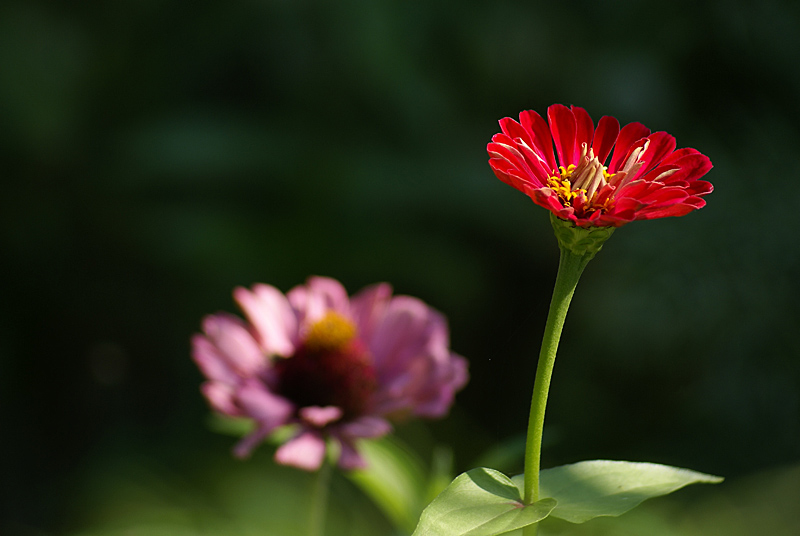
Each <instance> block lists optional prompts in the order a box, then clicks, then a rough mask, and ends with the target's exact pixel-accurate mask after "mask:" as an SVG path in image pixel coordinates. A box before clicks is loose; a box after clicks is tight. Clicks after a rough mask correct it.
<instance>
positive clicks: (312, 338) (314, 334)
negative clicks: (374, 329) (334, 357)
mask: <svg viewBox="0 0 800 536" xmlns="http://www.w3.org/2000/svg"><path fill="white" fill-rule="evenodd" d="M355 336H356V326H355V325H354V324H353V323H352V322H351V321H349V320H348V319H346V318H345V317H343V316H342V315H340V314H339V313H335V312H333V311H328V312H327V313H325V316H323V317H322V318H321V319H319V320H317V321H316V322H314V323H313V324H311V326H310V327H309V328H308V333H307V334H306V337H305V347H306V349H308V350H309V351H311V352H323V351H335V350H339V349H341V348H342V347H343V346H344V345H346V344H347V343H348V342H350V341H351V340H352V339H353V338H354V337H355Z"/></svg>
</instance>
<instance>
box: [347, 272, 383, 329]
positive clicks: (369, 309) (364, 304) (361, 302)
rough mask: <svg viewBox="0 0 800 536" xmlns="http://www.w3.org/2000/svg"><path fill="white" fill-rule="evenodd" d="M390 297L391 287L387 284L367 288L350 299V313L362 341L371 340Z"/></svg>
mask: <svg viewBox="0 0 800 536" xmlns="http://www.w3.org/2000/svg"><path fill="white" fill-rule="evenodd" d="M391 297H392V286H391V285H389V284H388V283H379V284H377V285H372V286H369V287H367V288H365V289H363V290H361V291H360V292H359V293H358V294H356V295H355V296H353V297H352V299H351V300H350V313H351V315H352V317H353V321H354V322H355V324H356V327H357V328H358V334H359V337H360V338H361V339H362V340H364V341H369V340H372V336H373V333H374V332H375V327H376V326H377V324H378V321H379V320H380V318H381V317H382V316H383V314H384V312H385V311H386V306H387V305H388V304H389V300H390V299H391Z"/></svg>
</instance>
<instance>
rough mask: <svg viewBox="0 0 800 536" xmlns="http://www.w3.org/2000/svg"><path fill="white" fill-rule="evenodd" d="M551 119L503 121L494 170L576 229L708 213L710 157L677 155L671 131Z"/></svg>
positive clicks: (533, 116)
mask: <svg viewBox="0 0 800 536" xmlns="http://www.w3.org/2000/svg"><path fill="white" fill-rule="evenodd" d="M547 120H548V122H549V126H548V123H546V122H545V120H544V119H542V117H541V116H540V115H539V114H537V113H536V112H534V111H532V110H528V111H524V112H522V113H521V114H520V116H519V123H517V122H516V121H514V120H513V119H511V118H508V117H506V118H505V119H501V120H500V128H501V129H502V131H503V132H502V133H500V134H495V135H494V136H493V137H492V142H491V143H489V145H488V146H487V150H488V151H489V155H490V157H491V158H490V159H489V164H490V165H491V166H492V169H493V170H494V173H495V175H497V178H499V179H500V180H501V181H503V182H505V183H506V184H509V185H511V186H513V187H514V188H516V189H517V190H519V191H521V192H523V193H525V194H526V195H527V196H528V197H530V198H531V199H532V200H533V202H534V203H536V204H537V205H541V206H543V207H544V208H546V209H548V210H550V211H551V212H552V213H553V214H555V215H556V216H558V217H559V218H561V219H563V220H568V221H571V222H573V223H574V224H575V225H577V226H581V227H588V226H597V227H607V226H613V227H620V226H622V225H625V224H626V223H628V222H631V221H633V220H649V219H654V218H664V217H667V216H683V215H685V214H688V213H689V212H691V211H693V210H696V209H698V208H701V207H703V206H705V204H706V203H705V201H704V200H703V199H702V197H703V196H704V195H706V194H708V193H711V191H712V190H713V187H712V186H711V183H709V182H707V181H703V180H699V179H700V177H702V176H703V175H705V174H706V173H708V171H709V170H710V169H711V167H712V166H711V161H710V160H709V159H708V157H707V156H705V155H703V154H701V153H700V152H699V151H696V150H695V149H689V148H685V149H678V150H677V151H676V150H675V147H676V144H675V138H674V137H672V136H670V135H669V134H667V133H666V132H654V133H652V134H651V133H650V130H649V129H648V128H647V127H645V126H644V125H642V124H641V123H630V124H628V125H626V126H624V127H623V128H622V129H620V127H619V121H617V120H616V119H614V118H613V117H610V116H604V117H601V118H600V121H598V123H597V127H596V128H595V125H594V123H593V122H592V119H591V117H589V114H588V113H587V112H586V110H584V109H583V108H579V107H577V106H572V107H570V108H567V107H566V106H564V105H561V104H554V105H552V106H550V107H549V108H548V109H547ZM554 142H555V148H556V153H555V154H554V152H553V143H554ZM612 149H613V154H611V153H612ZM556 154H557V155H558V161H556ZM609 155H611V160H610V162H609V163H608V165H606V161H607V160H608V158H609Z"/></svg>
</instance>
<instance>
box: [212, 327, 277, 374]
mask: <svg viewBox="0 0 800 536" xmlns="http://www.w3.org/2000/svg"><path fill="white" fill-rule="evenodd" d="M203 331H205V333H206V335H207V336H208V338H209V339H210V340H211V341H213V342H214V346H215V347H216V349H217V351H218V352H219V354H220V355H221V356H222V357H223V358H224V359H225V360H226V362H227V364H228V365H229V366H230V367H231V368H232V369H233V370H235V371H236V372H237V373H238V374H240V375H242V376H252V375H256V374H258V373H260V372H261V371H263V370H264V368H265V367H266V364H267V362H266V358H265V356H264V353H263V352H262V351H261V349H260V348H259V347H258V343H257V342H256V340H255V339H254V338H253V335H252V334H251V333H250V331H249V330H248V329H247V327H246V326H245V324H244V322H242V321H241V320H240V319H238V318H236V317H235V316H232V315H227V314H219V315H211V316H207V317H205V318H204V319H203Z"/></svg>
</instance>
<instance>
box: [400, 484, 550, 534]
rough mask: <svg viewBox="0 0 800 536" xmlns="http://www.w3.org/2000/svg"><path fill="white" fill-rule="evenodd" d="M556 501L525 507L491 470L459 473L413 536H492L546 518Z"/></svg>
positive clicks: (428, 509) (427, 512) (512, 487)
mask: <svg viewBox="0 0 800 536" xmlns="http://www.w3.org/2000/svg"><path fill="white" fill-rule="evenodd" d="M555 506H556V501H555V500H553V499H543V500H541V501H538V502H536V503H534V504H532V505H528V506H525V505H524V504H523V503H522V496H521V495H520V492H519V490H518V489H517V487H516V486H515V485H514V483H513V482H512V481H511V479H510V478H508V477H507V476H505V475H504V474H503V473H500V472H499V471H495V470H494V469H486V468H478V469H472V470H470V471H467V472H466V473H462V474H461V475H459V476H458V477H456V479H455V480H453V482H452V483H451V484H450V486H448V487H447V489H445V490H444V491H443V492H442V493H441V494H440V495H439V496H438V497H437V498H436V499H434V501H433V502H432V503H431V504H430V505H429V506H428V507H427V508H426V509H425V511H424V512H423V513H422V517H421V518H420V521H419V525H418V526H417V529H416V530H415V531H414V534H413V535H412V536H492V535H495V534H503V533H506V532H510V531H512V530H516V529H520V528H522V527H526V526H528V525H531V524H533V523H536V522H538V521H541V520H542V519H544V518H546V517H547V516H548V515H549V514H550V512H551V511H552V510H553V508H555Z"/></svg>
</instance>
